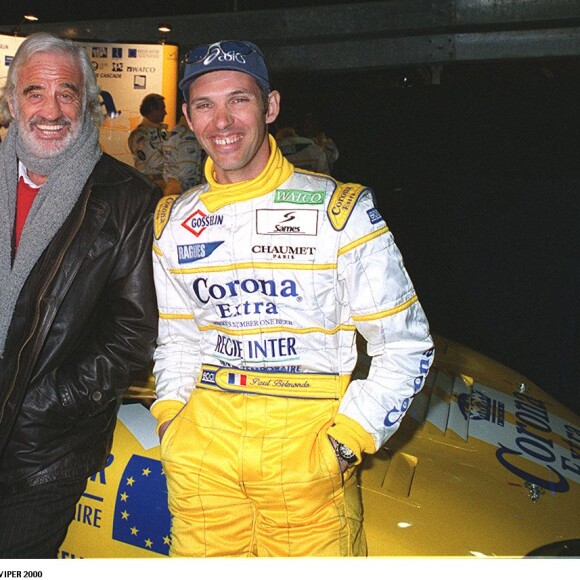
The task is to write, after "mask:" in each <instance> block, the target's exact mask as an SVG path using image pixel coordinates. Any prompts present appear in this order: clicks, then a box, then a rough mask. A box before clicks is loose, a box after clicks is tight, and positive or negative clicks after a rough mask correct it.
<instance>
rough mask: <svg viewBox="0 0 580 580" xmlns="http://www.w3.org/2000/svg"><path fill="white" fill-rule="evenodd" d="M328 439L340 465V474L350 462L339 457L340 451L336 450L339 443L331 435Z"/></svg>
mask: <svg viewBox="0 0 580 580" xmlns="http://www.w3.org/2000/svg"><path fill="white" fill-rule="evenodd" d="M328 439H329V440H330V443H331V444H332V447H333V449H334V453H335V454H336V459H337V461H338V465H339V467H340V473H341V474H342V473H344V472H345V471H346V470H347V469H348V468H349V467H350V465H351V464H350V463H349V462H348V461H347V460H346V459H344V458H343V457H341V455H340V453H339V452H338V446H339V445H340V443H339V442H338V441H337V440H336V439H335V438H334V437H333V436H332V435H329V436H328Z"/></svg>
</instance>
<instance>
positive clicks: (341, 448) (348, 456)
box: [336, 443, 358, 465]
mask: <svg viewBox="0 0 580 580" xmlns="http://www.w3.org/2000/svg"><path fill="white" fill-rule="evenodd" d="M336 453H337V454H338V457H339V458H340V459H342V460H343V461H346V463H347V464H348V465H353V464H354V463H356V462H357V461H358V457H357V456H356V455H355V454H354V451H353V450H352V449H351V448H350V447H347V446H346V445H345V444H344V443H339V444H338V446H337V448H336Z"/></svg>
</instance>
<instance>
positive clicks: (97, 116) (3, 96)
mask: <svg viewBox="0 0 580 580" xmlns="http://www.w3.org/2000/svg"><path fill="white" fill-rule="evenodd" d="M40 52H48V53H57V54H61V55H66V56H69V57H72V58H73V59H75V60H76V61H77V62H78V64H79V67H80V69H81V73H82V77H83V82H84V91H83V95H84V99H85V100H84V110H85V111H86V112H87V114H88V115H90V117H91V119H92V121H93V123H94V124H95V126H96V127H98V126H99V125H100V124H101V122H102V120H103V113H102V110H101V101H100V98H99V94H100V92H101V91H100V89H99V87H98V86H97V81H96V78H95V72H94V70H93V67H92V65H91V61H90V60H89V56H88V54H87V51H86V50H85V48H84V47H83V46H81V45H79V44H75V43H74V42H73V41H72V40H67V39H64V38H59V37H58V36H55V35H54V34H50V33H48V32H36V33H34V34H31V35H30V36H29V37H28V38H27V39H26V40H25V41H24V42H23V43H22V44H21V45H20V46H19V47H18V50H17V51H16V54H15V55H14V59H13V60H12V64H11V65H10V68H9V69H8V76H7V77H6V84H5V85H4V88H2V89H0V123H3V124H8V123H9V122H10V121H12V115H11V113H10V109H9V107H8V103H9V102H11V101H13V99H14V92H15V90H16V82H17V80H18V74H19V72H20V69H21V68H22V67H23V66H24V65H25V64H26V63H27V62H28V60H29V59H30V58H31V57H32V56H34V55H35V54H37V53H40Z"/></svg>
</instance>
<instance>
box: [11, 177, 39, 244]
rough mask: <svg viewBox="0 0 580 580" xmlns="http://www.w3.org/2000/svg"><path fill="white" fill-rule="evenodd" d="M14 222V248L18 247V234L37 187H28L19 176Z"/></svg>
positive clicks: (20, 231)
mask: <svg viewBox="0 0 580 580" xmlns="http://www.w3.org/2000/svg"><path fill="white" fill-rule="evenodd" d="M16 193H17V195H16V223H15V227H14V249H16V248H18V244H19V243H20V235H21V234H22V229H23V228H24V223H25V222H26V218H27V217H28V212H29V211H30V208H31V207H32V202H33V201H34V198H35V197H36V194H37V193H38V188H37V187H30V185H28V184H27V183H26V182H25V181H24V179H23V178H22V177H21V178H20V179H19V180H18V188H17V190H16Z"/></svg>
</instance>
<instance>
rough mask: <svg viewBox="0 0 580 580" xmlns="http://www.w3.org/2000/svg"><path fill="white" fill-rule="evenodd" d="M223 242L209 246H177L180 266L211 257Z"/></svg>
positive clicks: (210, 243) (212, 243)
mask: <svg viewBox="0 0 580 580" xmlns="http://www.w3.org/2000/svg"><path fill="white" fill-rule="evenodd" d="M222 244H223V242H209V243H207V244H186V245H183V246H177V261H178V262H179V263H180V264H190V263H191V262H197V260H202V259H203V258H207V257H208V256H211V255H212V254H213V252H214V251H215V250H216V248H219V247H220V246H221V245H222Z"/></svg>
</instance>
